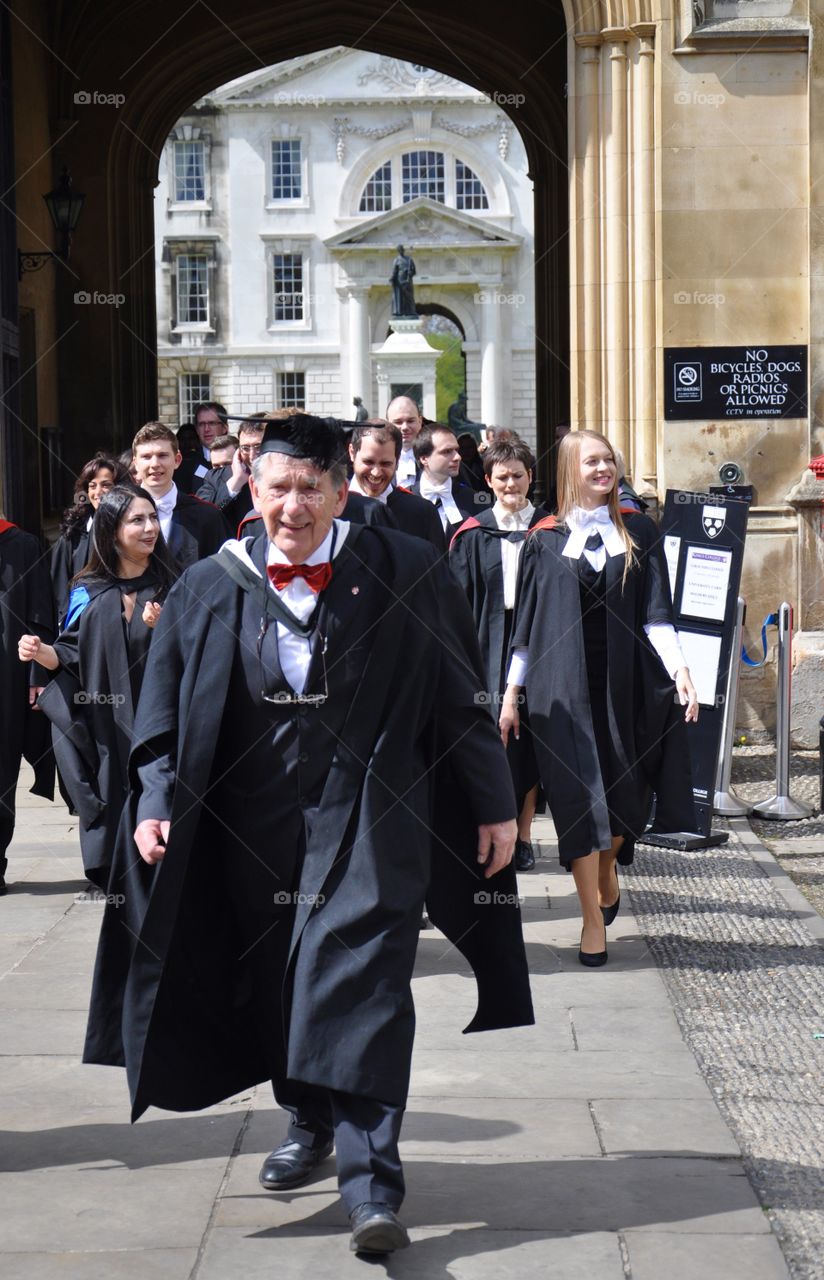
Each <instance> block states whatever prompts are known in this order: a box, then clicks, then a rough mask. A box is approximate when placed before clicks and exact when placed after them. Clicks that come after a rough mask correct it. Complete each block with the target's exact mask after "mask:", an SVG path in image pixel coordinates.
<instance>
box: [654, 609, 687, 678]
mask: <svg viewBox="0 0 824 1280" xmlns="http://www.w3.org/2000/svg"><path fill="white" fill-rule="evenodd" d="M644 631H645V632H646V635H647V639H648V640H649V642H650V644H651V645H652V647H653V649H654V650H655V652H656V653H657V654H658V657H659V658H660V659H661V661H662V662H663V664H664V666H665V668H666V670H667V673H668V675H670V676H671V677H673V678H674V677H675V673H676V671H677V670H678V668H679V667H685V666H686V665H687V664H686V662H685V661H684V655H683V653H682V652H681V646H680V644H679V643H678V634H677V632H676V630H675V627H674V626H673V625H672V623H671V622H648V623H646V624H645V626H644Z"/></svg>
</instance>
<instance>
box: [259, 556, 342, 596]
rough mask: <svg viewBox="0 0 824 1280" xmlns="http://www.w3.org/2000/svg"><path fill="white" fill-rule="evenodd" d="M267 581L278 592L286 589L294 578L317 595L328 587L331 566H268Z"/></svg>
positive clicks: (330, 578) (327, 564)
mask: <svg viewBox="0 0 824 1280" xmlns="http://www.w3.org/2000/svg"><path fill="white" fill-rule="evenodd" d="M266 572H267V573H268V575H269V581H270V582H271V583H272V585H273V586H274V587H275V588H276V590H278V591H282V590H283V588H284V587H288V585H289V583H290V582H293V581H294V579H295V578H303V579H304V580H305V582H306V585H307V587H311V588H312V590H313V591H314V592H315V594H317V593H318V592H319V591H323V589H324V587H328V586H329V583H330V581H331V580H332V566H331V564H329V563H328V561H327V563H326V564H270V565H267V566H266Z"/></svg>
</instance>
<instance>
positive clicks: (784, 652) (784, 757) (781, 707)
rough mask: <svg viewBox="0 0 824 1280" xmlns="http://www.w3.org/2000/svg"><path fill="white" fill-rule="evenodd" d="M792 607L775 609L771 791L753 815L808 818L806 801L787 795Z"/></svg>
mask: <svg viewBox="0 0 824 1280" xmlns="http://www.w3.org/2000/svg"><path fill="white" fill-rule="evenodd" d="M792 647H793V611H792V608H791V606H790V605H789V604H787V602H786V600H785V601H784V603H783V604H782V605H781V606H780V607H779V610H778V690H777V694H776V712H777V714H776V729H775V795H774V796H770V798H769V800H764V801H763V802H761V803H760V804H756V805H754V806H753V811H752V812H753V817H756V818H773V819H775V820H776V821H782V822H786V821H789V820H792V819H793V818H809V816H810V814H811V813H812V809H811V808H810V807H809V805H806V804H802V803H801V802H800V801H799V800H793V798H792V796H791V795H790V681H791V664H792V660H793V653H792Z"/></svg>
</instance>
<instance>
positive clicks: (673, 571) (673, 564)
mask: <svg viewBox="0 0 824 1280" xmlns="http://www.w3.org/2000/svg"><path fill="white" fill-rule="evenodd" d="M680 550H681V539H680V538H676V537H675V536H674V535H673V534H669V535H668V536H667V537H666V538H664V557H665V559H666V561H667V573H668V574H669V584H670V595H671V596H672V598H673V600H674V599H675V580H676V578H677V577H678V553H679V551H680Z"/></svg>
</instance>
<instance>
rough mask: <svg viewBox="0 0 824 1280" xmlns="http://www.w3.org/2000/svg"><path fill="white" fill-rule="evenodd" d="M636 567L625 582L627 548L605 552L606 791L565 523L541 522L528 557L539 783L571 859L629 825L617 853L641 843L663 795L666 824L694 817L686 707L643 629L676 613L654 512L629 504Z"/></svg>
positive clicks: (523, 624) (523, 637) (517, 631)
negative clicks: (609, 779) (609, 757)
mask: <svg viewBox="0 0 824 1280" xmlns="http://www.w3.org/2000/svg"><path fill="white" fill-rule="evenodd" d="M624 521H625V524H626V526H627V529H628V530H629V532H630V534H631V535H632V538H633V540H634V542H635V544H636V547H637V556H638V565H637V566H636V567H635V568H633V569H631V570H630V573H629V575H628V577H627V581H626V584H625V586H623V587H622V583H621V578H622V575H623V571H624V557H623V556H609V555H608V556H607V559H606V649H607V655H606V661H607V673H606V683H607V716H608V724H609V729H610V749H611V752H612V754H613V757H614V761H615V769H614V774H613V778H614V781H613V785H612V787H611V790H610V794H609V797H608V798H607V797H606V795H605V790H604V784H603V780H602V776H601V768H600V764H599V758H598V750H597V743H596V738H595V731H594V728H593V719H592V713H591V709H590V698H589V687H588V681H587V668H586V660H585V652H584V640H583V625H582V621H581V593H580V585H579V576H578V568H577V563H576V562H575V561H572V560H570V559H569V558H568V557H566V556H564V555H562V551H563V548H564V546H565V545H566V542H567V539H568V537H569V530H568V529H567V527H566V526H565V525H563V526H561V525H555V524H554V518H553V517H550V521H549V522H547V523H548V524H551V527H544V528H536V529H535V530H534V531H533V532H532V533H531V534H530V535H529V536H528V538H527V541H526V546H525V547H524V551H523V554H522V557H521V568H520V581H519V590H518V599H517V601H516V606H515V620H514V625H513V631H512V647H513V648H517V647H528V649H529V659H528V663H529V665H528V670H527V676H526V694H527V698H528V699H529V711H530V724H531V729H532V735H533V741H534V745H535V754H536V757H537V760H538V767H539V770H540V775H541V782H542V783H543V787H544V790H545V792H546V795H547V800H548V802H549V807H550V810H551V813H552V817H553V821H554V823H555V829H556V834H557V837H558V849H559V854H560V859H561V862H568V861H570V860H571V859H572V858H574V857H576V856H580V855H582V854H586V853H589V852H591V851H592V850H593V849H608V848H609V847H610V842H611V837H612V835H623V836H624V844H623V845H622V847H621V850H620V852H619V854H618V860H619V862H621V863H623V864H629V863H630V862H632V858H633V851H634V843H635V840H636V838H637V837H638V836H640V835H641V834H642V832H643V831H644V828H645V826H646V823H647V820H648V818H649V814H650V807H651V800H652V793H653V792H655V795H656V825H658V826H660V828H661V829H662V830H670V831H679V830H692V829H694V826H695V815H694V809H693V803H692V784H691V777H690V770H689V757H688V748H687V741H686V731H687V726H686V725H685V724H684V711H683V708H682V707H679V706H677V705H676V703H675V685H674V683H673V681H672V680H671V679H670V677H669V676H668V674H667V672H666V671H665V670H664V667H663V665H662V663H661V660H660V658H659V657H658V655H657V654H656V653H655V651H654V649H653V648H652V646H651V644H650V643H649V641H648V640H647V638H646V635H645V634H644V630H643V628H644V625H645V624H647V623H653V622H672V620H673V613H672V601H671V598H670V591H669V583H668V578H667V570H666V565H665V563H664V558H663V554H662V551H661V545H660V537H659V533H658V530H657V528H656V526H655V524H654V523H653V522H652V520H650V519H649V518H648V517H647V516H643V515H640V514H638V513H635V512H624Z"/></svg>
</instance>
